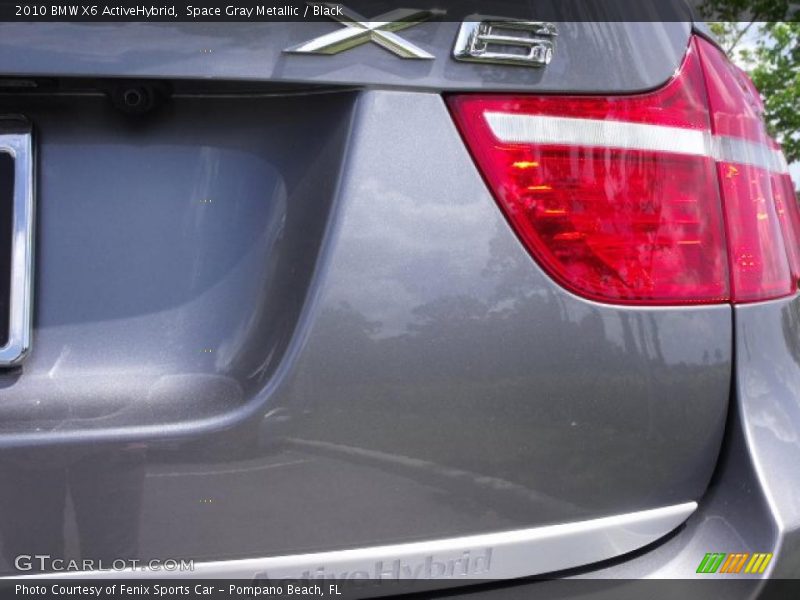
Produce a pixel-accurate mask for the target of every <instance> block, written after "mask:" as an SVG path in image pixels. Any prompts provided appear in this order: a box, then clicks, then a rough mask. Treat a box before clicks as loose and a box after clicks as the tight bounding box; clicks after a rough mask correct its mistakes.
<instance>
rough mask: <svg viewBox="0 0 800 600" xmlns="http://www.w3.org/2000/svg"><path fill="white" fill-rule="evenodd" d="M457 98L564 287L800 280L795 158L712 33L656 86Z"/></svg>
mask: <svg viewBox="0 0 800 600" xmlns="http://www.w3.org/2000/svg"><path fill="white" fill-rule="evenodd" d="M448 104H449V106H450V109H451V111H452V113H453V116H454V118H455V120H456V122H457V124H458V126H459V129H460V131H461V133H462V135H463V137H464V139H465V141H466V142H467V145H468V147H469V149H470V151H471V152H472V154H473V156H474V158H475V160H476V162H477V164H478V166H479V167H480V170H481V172H482V173H483V175H484V177H485V179H486V181H487V183H488V185H489V187H490V188H491V190H492V192H493V193H494V195H495V197H496V199H497V201H498V203H499V205H500V206H501V208H502V209H503V211H504V213H505V214H506V217H507V218H508V220H509V222H510V223H511V225H512V226H513V228H514V229H515V231H516V232H517V234H518V236H519V237H520V239H521V241H522V242H523V244H524V245H525V246H526V248H527V249H528V250H529V251H530V253H531V254H532V255H533V257H534V258H535V259H536V260H537V261H538V262H539V264H540V265H541V266H542V267H543V268H544V269H545V270H546V271H547V272H548V273H550V275H551V276H553V277H554V278H555V279H556V280H558V281H559V282H560V283H561V284H562V285H563V286H565V287H566V288H567V289H570V290H572V291H573V292H575V293H577V294H580V295H582V296H585V297H587V298H591V299H594V300H599V301H603V302H611V303H623V304H658V305H670V304H690V303H692V304H694V303H706V304H711V303H722V302H728V301H734V302H752V301H756V300H764V299H768V298H776V297H780V296H784V295H787V294H789V293H792V292H794V291H795V290H796V285H795V282H796V281H797V277H798V274H800V247H798V246H797V239H798V235H800V212H798V210H797V205H796V203H795V202H794V195H793V189H792V188H791V182H790V181H789V179H788V175H786V167H785V161H784V162H781V159H780V156H779V151H777V150H776V149H775V148H774V146H773V145H772V144H773V142H772V141H771V140H769V139H768V137H767V136H766V133H765V130H764V125H763V121H762V120H761V116H760V111H761V109H762V108H763V107H761V106H760V99H759V98H758V96H757V94H756V95H755V96H754V88H753V87H752V84H751V83H750V82H749V81H748V80H747V79H746V77H743V76H742V74H741V72H739V71H738V70H737V69H736V68H735V67H733V66H732V65H730V63H728V61H727V59H725V57H724V55H722V53H721V52H720V51H719V50H717V49H716V48H715V47H714V46H713V45H711V44H710V43H708V42H706V41H705V40H702V39H700V38H695V39H693V41H692V43H691V45H690V48H689V51H688V53H687V56H686V58H685V60H684V63H683V65H682V66H681V68H680V70H679V71H678V73H677V74H676V75H675V77H674V78H673V79H672V80H671V81H670V83H669V84H667V85H666V86H665V87H663V88H662V89H660V90H658V91H655V92H651V93H647V94H639V95H635V96H609V97H596V96H567V97H556V96H529V95H472V94H469V95H466V94H465V95H455V96H451V97H449V98H448ZM789 192H791V197H789V198H788V200H787V197H788V196H789ZM784 238H785V239H786V244H785V243H784Z"/></svg>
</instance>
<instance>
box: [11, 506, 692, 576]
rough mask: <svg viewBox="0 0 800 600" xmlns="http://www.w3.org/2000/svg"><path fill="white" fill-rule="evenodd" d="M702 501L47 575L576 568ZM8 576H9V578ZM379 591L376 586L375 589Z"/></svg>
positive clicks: (656, 532)
mask: <svg viewBox="0 0 800 600" xmlns="http://www.w3.org/2000/svg"><path fill="white" fill-rule="evenodd" d="M696 508H697V503H695V502H687V503H685V504H677V505H674V506H667V507H664V508H656V509H652V510H644V511H639V512H632V513H626V514H621V515H616V516H612V517H604V518H600V519H591V520H587V521H578V522H572V523H564V524H560V525H549V526H545V527H534V528H531V529H520V530H515V531H505V532H501V533H487V534H481V535H471V536H464V537H457V538H449V539H441V540H431V541H427V542H412V543H407V544H394V545H388V546H376V547H370V548H356V549H351V550H338V551H333V552H318V553H314V554H297V555H291V556H273V557H267V558H251V559H244V560H228V561H216V562H204V563H195V569H194V571H192V572H186V571H184V572H179V571H173V572H165V571H145V570H141V568H140V570H124V571H103V572H59V573H47V574H43V575H33V576H31V575H26V576H24V577H22V578H23V579H46V578H58V579H61V578H84V579H97V578H101V577H102V578H134V577H135V578H146V579H150V578H164V577H171V578H173V577H174V578H195V579H197V578H200V579H203V578H205V579H218V578H219V579H254V578H258V579H267V578H271V579H308V578H315V577H326V578H333V577H336V578H339V579H347V578H350V577H358V578H368V579H390V580H395V579H450V580H452V581H453V585H457V581H458V580H469V579H511V578H517V577H528V576H531V575H540V574H542V573H552V572H555V571H560V570H563V569H569V568H573V567H579V566H583V565H588V564H591V563H595V562H599V561H602V560H606V559H609V558H613V557H616V556H620V555H622V554H625V553H627V552H631V551H632V550H636V549H637V548H641V547H642V546H646V545H647V544H650V543H652V542H654V541H656V540H658V539H659V538H661V537H663V536H664V535H666V534H668V533H669V532H670V531H672V530H673V529H675V528H676V527H678V526H679V525H680V524H681V523H683V522H684V521H685V520H686V519H687V518H688V517H689V516H690V515H691V514H692V513H693V512H694V511H695V509H696ZM6 579H9V578H6ZM373 591H374V590H373Z"/></svg>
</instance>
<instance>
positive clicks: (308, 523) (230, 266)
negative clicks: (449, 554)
mask: <svg viewBox="0 0 800 600" xmlns="http://www.w3.org/2000/svg"><path fill="white" fill-rule="evenodd" d="M332 26H333V25H332V24H328V23H309V24H300V23H296V24H279V25H278V24H268V23H267V24H236V25H221V24H193V25H187V24H183V25H171V24H169V25H168V24H104V25H92V26H88V25H82V24H37V25H34V24H3V25H1V26H0V73H2V74H3V75H4V76H6V77H16V78H23V77H24V78H32V79H39V78H64V81H68V82H70V84H69V85H65V86H64V87H63V89H62V90H61V91H60V92H59V93H46V92H42V93H41V94H27V95H20V94H5V95H3V96H2V97H1V98H0V112H14V113H23V114H24V115H25V116H26V117H27V118H28V119H29V120H30V121H31V122H32V123H33V124H34V126H35V131H36V136H37V161H38V169H39V176H38V181H37V185H38V189H37V202H38V223H37V230H38V231H37V236H38V242H37V261H36V291H35V313H34V323H35V329H34V333H35V337H34V348H33V351H32V353H31V355H30V357H29V358H28V360H27V362H26V363H25V364H24V366H23V367H22V368H21V369H15V370H8V371H5V372H2V373H0V463H2V465H0V472H2V476H3V479H4V481H3V482H2V484H0V485H2V486H4V487H6V489H8V488H9V486H10V487H13V488H15V489H16V490H17V491H16V492H15V493H14V494H12V495H13V496H14V497H12V498H10V499H9V498H6V502H7V504H6V505H5V509H6V512H5V513H4V514H0V519H2V520H4V521H6V522H8V521H11V520H13V521H18V522H23V523H24V522H35V521H36V520H37V519H38V518H39V515H40V514H41V510H42V508H43V506H47V507H50V508H52V506H53V504H52V503H53V502H56V503H57V501H61V500H59V499H43V498H42V495H43V491H44V490H45V489H47V486H46V482H47V481H48V480H49V479H50V478H51V477H52V478H55V480H59V478H61V479H64V480H65V484H64V486H65V489H69V494H67V495H65V496H64V499H63V501H62V504H63V506H64V507H65V508H66V512H65V514H66V520H65V523H64V524H63V538H62V536H61V533H60V532H59V531H55V529H53V528H56V527H58V525H57V524H54V525H52V526H51V530H49V531H44V532H40V533H41V535H42V537H43V539H45V538H46V539H48V540H50V542H52V540H54V539H55V540H56V541H58V540H61V543H63V548H60V550H61V551H62V554H63V553H65V554H66V555H68V556H78V555H80V554H81V552H82V551H83V552H84V553H86V552H87V547H88V542H87V541H86V539H90V540H91V544H92V548H93V549H94V553H95V554H96V555H98V554H99V555H113V554H114V552H116V550H117V547H116V546H115V543H116V542H114V541H113V540H112V538H114V539H116V540H119V538H120V537H123V538H131V539H135V540H136V542H135V545H136V546H137V547H138V550H137V552H138V554H139V555H141V556H147V557H181V558H192V559H196V560H199V561H224V560H232V559H242V558H253V557H262V556H276V555H284V554H297V553H303V552H317V551H320V552H321V551H333V550H340V549H348V548H361V547H369V546H376V545H385V544H400V543H405V542H411V541H424V540H430V539H438V538H448V537H453V536H462V535H471V534H481V533H490V532H498V531H508V530H515V529H522V528H531V527H539V526H547V525H552V524H558V523H568V522H575V521H582V520H586V519H594V518H600V517H605V516H608V515H615V514H620V513H630V512H636V511H644V510H648V509H653V508H657V507H662V506H668V505H675V504H679V503H683V502H690V501H694V502H697V503H698V509H697V511H696V512H695V513H694V514H693V515H692V516H691V517H690V519H689V520H688V522H687V523H686V525H685V526H684V527H683V528H681V529H680V530H679V531H678V532H677V533H675V534H674V535H672V536H671V537H670V538H669V539H667V540H665V541H663V543H661V544H658V545H656V546H655V547H653V548H651V549H650V550H649V551H647V552H644V553H641V554H639V555H637V556H634V557H630V558H629V559H627V560H624V559H623V560H620V561H619V562H618V563H615V564H613V565H603V566H602V567H598V568H596V569H595V568H592V567H588V569H587V571H586V573H585V574H586V575H588V576H599V577H643V576H670V577H688V576H691V575H693V573H694V570H695V568H696V566H697V564H698V562H699V561H700V559H701V558H702V556H703V554H704V553H706V552H712V551H732V550H736V551H740V550H741V551H765V552H769V551H773V552H775V559H774V562H773V564H772V566H771V567H770V571H769V573H771V574H779V575H783V576H792V575H795V576H796V575H797V574H798V572H800V566H799V565H800V548H798V544H800V509H798V504H797V494H796V490H797V489H798V486H800V481H799V480H800V471H798V469H797V468H796V465H797V464H800V442H799V441H798V440H800V432H798V426H799V424H800V408H799V407H798V402H797V398H798V397H799V395H798V386H800V344H798V343H797V340H800V331H798V328H800V314H798V311H800V303H798V301H797V300H796V299H794V298H792V299H785V300H780V301H774V302H770V303H765V304H762V305H754V306H746V307H737V308H735V309H734V308H731V307H730V306H708V307H681V308H633V307H620V306H609V305H604V304H599V303H595V302H591V301H587V300H585V299H581V298H578V297H576V296H574V295H572V294H571V293H569V292H567V291H566V290H564V289H563V288H561V287H560V286H559V285H558V284H556V283H555V282H554V281H553V280H552V279H551V278H550V277H548V276H547V274H545V273H544V272H543V271H542V269H541V268H540V267H539V266H538V265H537V264H536V263H535V262H534V261H533V260H532V259H531V258H530V256H529V255H528V253H527V252H526V251H525V249H524V248H523V246H522V245H521V244H520V242H519V241H518V239H517V238H516V236H515V235H514V233H513V231H512V230H511V229H510V228H509V226H508V224H507V222H506V221H505V219H504V217H503V215H502V214H501V212H500V211H499V209H498V207H497V205H496V203H495V201H494V200H493V198H492V196H491V194H490V192H489V191H488V190H487V188H486V185H485V184H484V182H483V181H482V179H481V177H480V174H479V173H478V171H477V169H476V167H475V165H474V163H473V162H472V160H471V158H470V156H469V154H468V152H467V150H466V148H465V145H464V143H463V141H462V140H461V138H460V136H459V134H458V132H457V130H456V128H455V126H454V124H453V121H452V119H451V117H450V115H449V114H448V111H447V108H446V105H445V103H444V101H443V99H442V92H447V91H476V90H484V91H485V90H491V91H497V90H522V91H525V92H531V93H535V92H552V91H560V92H575V93H588V92H594V93H602V92H614V93H631V92H637V91H644V90H649V89H653V88H656V87H658V86H659V85H661V84H663V83H664V82H665V81H667V80H668V79H669V77H670V76H671V75H672V74H673V73H674V71H675V70H676V68H677V67H678V65H679V64H680V61H681V59H682V57H683V55H684V53H685V50H686V46H687V43H688V39H689V35H690V33H691V26H690V25H688V24H685V23H565V24H561V25H560V26H559V33H560V37H559V40H558V47H557V52H556V57H555V59H554V60H553V62H552V64H551V65H549V66H548V67H547V68H546V69H541V70H536V69H520V68H509V67H489V66H481V65H474V64H459V63H456V62H454V61H453V60H452V59H451V58H450V56H449V53H450V50H451V47H452V40H453V39H454V37H455V33H456V29H457V27H458V24H457V23H451V22H446V21H442V22H430V23H425V24H422V25H419V26H418V27H415V28H412V29H409V30H408V31H407V32H404V36H405V37H407V38H408V39H409V40H411V41H413V42H414V43H416V44H419V45H421V46H424V47H426V48H431V49H435V54H436V58H435V60H432V61H404V60H401V59H399V58H397V57H395V56H393V55H391V54H390V53H388V52H386V51H384V50H382V49H380V48H378V47H377V46H375V45H373V44H367V45H364V46H361V47H359V48H355V49H353V50H350V51H348V52H345V53H342V54H341V55H337V56H332V57H308V56H291V55H285V54H283V53H282V49H283V48H286V47H288V46H291V45H293V44H297V43H299V42H302V41H303V40H305V39H309V38H313V37H315V36H317V35H320V34H321V33H325V32H328V31H330V29H331V27H332ZM608 57H614V60H609V58H608ZM132 79H135V80H147V81H160V80H164V81H169V82H171V83H172V84H174V86H175V90H176V93H175V94H174V95H173V97H172V98H171V99H170V101H169V102H168V103H167V104H166V105H164V106H163V107H160V108H159V109H158V110H156V111H153V112H152V113H148V114H146V115H138V116H132V115H123V114H121V113H120V112H119V111H117V110H116V109H115V108H114V107H113V106H112V105H111V104H110V103H109V102H108V100H107V98H106V97H105V96H104V95H103V94H101V93H96V89H99V88H102V87H103V86H104V85H114V82H115V81H117V80H132ZM98 82H100V83H98ZM222 84H224V86H223V85H222ZM70 86H72V87H70ZM126 473H128V474H129V475H126ZM23 474H32V475H31V476H30V477H28V476H27V475H23ZM109 486H110V487H111V488H112V491H111V492H108V488H109ZM102 490H105V491H102ZM114 490H116V492H119V493H117V494H115V493H114ZM93 495H95V496H96V495H100V496H102V498H103V502H104V503H105V506H106V507H107V508H108V511H109V513H110V514H117V515H122V516H118V517H116V518H103V519H101V518H100V517H98V518H97V523H96V527H95V529H96V530H98V531H95V532H94V535H90V536H86V534H85V533H84V532H85V530H86V529H87V527H88V529H89V530H91V529H92V527H91V524H88V525H87V523H86V520H87V518H88V519H89V520H91V518H90V515H87V514H86V512H87V510H88V509H87V508H85V507H84V508H81V507H80V506H79V504H81V503H84V504H86V501H85V500H81V498H84V499H85V498H86V497H91V496H93ZM43 503H44V504H43ZM88 506H92V504H91V501H90V502H89V503H88ZM9 507H12V508H13V509H14V513H13V514H12V513H11V512H9ZM82 511H83V513H82ZM89 512H91V511H89ZM82 515H83V516H82ZM12 529H13V528H12ZM45 529H47V527H45ZM120 532H122V533H120ZM106 535H107V537H108V539H105V538H104V536H106ZM35 540H36V538H35V537H31V538H30V541H31V545H32V546H33V547H31V548H30V553H33V552H37V550H38V549H37V547H36V543H35ZM0 542H2V543H3V546H4V548H5V550H6V552H5V554H6V561H5V562H4V564H3V565H2V570H3V571H2V572H3V574H7V575H8V574H18V573H17V572H16V571H15V570H14V566H13V562H12V561H9V555H10V554H12V553H10V552H9V549H10V548H11V547H13V548H14V549H15V550H18V549H19V548H18V547H17V546H14V545H13V544H12V543H11V542H10V541H9V540H8V539H5V540H0ZM758 585H759V584H758V582H754V583H753V584H752V586H751V587H748V588H747V589H745V590H744V591H743V592H742V593H745V594H749V593H752V592H753V591H756V590H757V586H758Z"/></svg>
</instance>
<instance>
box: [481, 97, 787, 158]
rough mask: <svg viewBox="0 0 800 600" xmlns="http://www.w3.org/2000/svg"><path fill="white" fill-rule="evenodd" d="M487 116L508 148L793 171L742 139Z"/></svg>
mask: <svg viewBox="0 0 800 600" xmlns="http://www.w3.org/2000/svg"><path fill="white" fill-rule="evenodd" d="M484 117H485V118H486V122H487V123H488V124H489V128H490V129H491V130H492V133H493V134H494V135H495V137H497V139H498V140H499V141H501V142H505V143H507V144H554V145H565V146H585V147H593V148H620V149H623V150H644V151H650V152H672V153H675V154H690V155H694V156H708V157H711V158H714V159H715V160H717V161H724V162H732V163H740V164H746V165H753V166H756V167H761V168H763V169H767V170H768V171H772V172H775V173H788V171H789V167H788V165H787V164H786V160H785V158H784V157H783V153H782V152H780V151H779V150H775V149H773V148H771V147H769V146H767V145H766V144H761V143H758V142H752V141H749V140H745V139H741V138H734V137H730V136H721V135H712V134H711V133H710V132H709V131H706V130H701V129H687V128H684V127H670V126H666V125H651V124H649V123H630V122H625V121H604V120H601V119H580V118H574V117H551V116H547V115H525V114H516V113H503V112H486V113H484Z"/></svg>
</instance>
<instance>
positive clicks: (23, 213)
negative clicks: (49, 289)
mask: <svg viewBox="0 0 800 600" xmlns="http://www.w3.org/2000/svg"><path fill="white" fill-rule="evenodd" d="M9 125H10V126H9ZM0 152H7V153H9V154H11V155H12V156H13V157H14V199H13V202H14V217H13V223H12V231H11V235H12V241H11V287H10V307H9V313H10V314H9V329H8V342H7V343H6V345H5V346H3V347H2V348H0V367H7V366H14V365H17V364H19V363H20V362H22V360H23V359H24V358H25V356H26V355H27V353H28V352H29V351H30V347H31V325H32V314H33V308H32V305H31V303H32V296H33V222H34V194H33V147H32V143H31V131H30V126H29V125H28V124H27V123H25V122H24V121H16V120H14V121H11V122H10V124H9V123H3V122H2V121H0Z"/></svg>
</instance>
